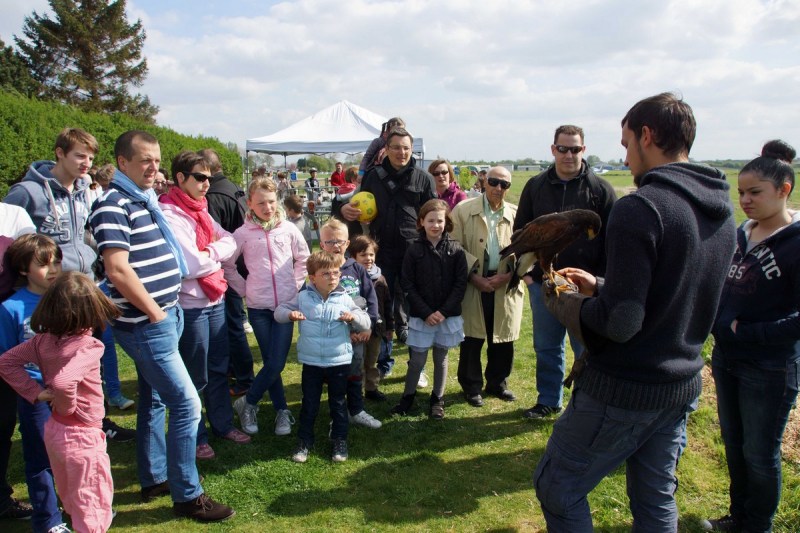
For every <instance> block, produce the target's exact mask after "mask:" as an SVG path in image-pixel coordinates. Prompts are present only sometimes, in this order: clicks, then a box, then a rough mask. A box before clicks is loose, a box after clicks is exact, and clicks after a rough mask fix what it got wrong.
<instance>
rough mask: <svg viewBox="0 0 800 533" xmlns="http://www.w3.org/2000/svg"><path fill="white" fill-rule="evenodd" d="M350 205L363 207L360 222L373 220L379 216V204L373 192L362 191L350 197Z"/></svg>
mask: <svg viewBox="0 0 800 533" xmlns="http://www.w3.org/2000/svg"><path fill="white" fill-rule="evenodd" d="M350 205H352V206H353V207H357V208H358V209H361V216H360V217H358V220H359V221H360V222H372V221H373V220H375V217H376V216H378V206H377V204H376V203H375V196H373V194H372V193H371V192H366V191H361V192H359V193H356V194H354V195H353V197H352V198H350Z"/></svg>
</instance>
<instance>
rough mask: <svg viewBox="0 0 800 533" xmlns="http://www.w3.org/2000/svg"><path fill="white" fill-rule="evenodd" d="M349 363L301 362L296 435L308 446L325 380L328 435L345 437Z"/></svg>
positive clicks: (337, 437) (310, 443)
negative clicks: (329, 423)
mask: <svg viewBox="0 0 800 533" xmlns="http://www.w3.org/2000/svg"><path fill="white" fill-rule="evenodd" d="M349 370H350V365H338V366H327V367H324V366H313V365H305V364H304V365H303V373H302V376H301V378H300V387H301V388H302V390H303V403H302V406H301V407H300V427H299V429H298V430H297V437H298V438H299V439H300V441H301V442H304V443H306V445H307V446H308V447H309V448H310V447H311V446H313V445H314V421H315V420H316V419H317V414H318V413H319V404H320V400H321V398H322V386H323V385H324V383H325V381H326V380H327V382H328V408H329V409H330V412H331V422H333V423H332V425H331V438H332V439H345V440H346V439H347V425H348V420H347V405H346V403H347V402H346V400H345V391H346V389H347V374H348V373H349Z"/></svg>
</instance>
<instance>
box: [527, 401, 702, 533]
mask: <svg viewBox="0 0 800 533" xmlns="http://www.w3.org/2000/svg"><path fill="white" fill-rule="evenodd" d="M696 405H697V403H696V401H695V402H693V403H691V404H689V405H681V406H679V407H672V408H667V409H661V410H658V411H631V410H626V409H620V408H617V407H612V406H610V405H608V404H606V403H604V402H600V401H598V400H595V399H594V398H592V397H591V396H589V395H587V394H585V393H584V392H583V391H581V390H580V389H577V390H576V391H575V392H574V393H573V394H572V398H571V399H570V402H569V405H568V406H567V409H566V410H565V411H564V414H563V415H561V417H560V418H559V419H558V420H557V421H556V423H555V425H554V426H553V433H552V435H551V436H550V439H549V440H548V441H547V448H546V449H545V453H544V455H543V456H542V458H541V460H540V461H539V464H538V465H537V467H536V471H535V472H534V474H533V484H534V487H535V489H536V496H537V497H538V498H539V502H540V504H541V506H542V512H543V513H544V517H545V520H546V522H547V530H548V531H549V532H563V533H582V532H590V531H592V516H591V512H590V510H589V502H588V501H587V499H586V496H587V495H588V494H589V492H591V491H592V489H594V487H596V486H597V485H598V484H599V483H600V481H602V479H603V478H604V477H606V476H607V475H608V474H609V473H611V472H613V471H614V470H615V469H616V468H617V467H618V466H619V465H620V464H622V463H623V462H624V463H625V465H626V469H625V474H626V477H627V490H628V498H629V499H630V508H631V514H632V515H633V530H634V531H648V532H658V531H664V532H674V531H677V529H678V509H677V506H676V504H675V490H676V489H677V481H676V479H675V466H676V461H677V458H678V451H679V448H680V441H681V436H682V434H683V428H684V427H685V425H686V419H687V416H688V413H689V412H690V411H692V410H694V408H695V406H696Z"/></svg>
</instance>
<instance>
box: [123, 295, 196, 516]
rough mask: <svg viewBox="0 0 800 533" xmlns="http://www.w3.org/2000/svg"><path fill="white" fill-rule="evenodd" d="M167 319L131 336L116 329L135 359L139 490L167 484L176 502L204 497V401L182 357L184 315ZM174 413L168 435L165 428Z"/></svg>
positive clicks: (176, 312)
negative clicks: (199, 451) (200, 431)
mask: <svg viewBox="0 0 800 533" xmlns="http://www.w3.org/2000/svg"><path fill="white" fill-rule="evenodd" d="M166 312H167V317H166V318H165V319H164V320H161V321H160V322H156V323H155V324H151V323H150V322H147V321H145V322H143V323H140V324H138V325H136V326H134V327H133V329H132V330H130V331H126V329H123V328H124V327H123V328H121V327H115V328H114V338H115V339H117V342H118V343H119V344H120V346H122V348H123V349H124V350H125V352H127V354H128V355H129V356H130V357H131V359H133V362H134V363H135V364H136V372H137V374H138V377H139V403H138V405H137V413H136V414H137V416H136V460H137V469H138V473H139V484H140V485H141V486H142V487H151V486H153V485H158V484H159V483H163V482H164V481H167V482H169V490H170V493H171V494H172V499H173V501H175V502H186V501H189V500H192V499H194V498H197V497H198V496H200V495H201V494H202V493H203V488H202V487H201V486H200V480H199V477H198V474H197V467H196V466H195V448H196V446H197V425H198V423H199V422H200V397H199V396H198V395H197V390H196V389H195V387H194V383H192V379H191V377H189V372H188V371H187V370H186V365H184V363H183V359H181V355H180V353H178V339H179V337H180V335H181V333H182V332H183V311H182V310H181V308H180V307H179V306H178V305H175V306H174V307H171V308H169V309H166ZM167 409H169V430H168V433H167V436H166V438H165V435H164V422H165V418H166V410H167Z"/></svg>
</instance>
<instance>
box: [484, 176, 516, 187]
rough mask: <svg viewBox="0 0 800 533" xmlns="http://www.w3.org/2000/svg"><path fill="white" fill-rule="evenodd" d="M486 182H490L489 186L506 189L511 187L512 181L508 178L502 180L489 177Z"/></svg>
mask: <svg viewBox="0 0 800 533" xmlns="http://www.w3.org/2000/svg"><path fill="white" fill-rule="evenodd" d="M486 183H488V184H489V187H497V186H498V185H499V186H500V188H501V189H503V190H506V189H508V188H509V187H511V182H510V181H506V180H501V179H500V178H488V179H487V180H486Z"/></svg>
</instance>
